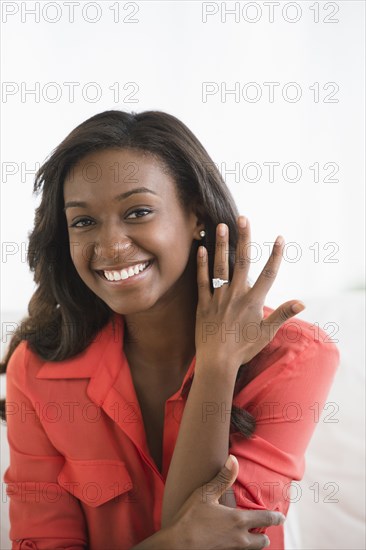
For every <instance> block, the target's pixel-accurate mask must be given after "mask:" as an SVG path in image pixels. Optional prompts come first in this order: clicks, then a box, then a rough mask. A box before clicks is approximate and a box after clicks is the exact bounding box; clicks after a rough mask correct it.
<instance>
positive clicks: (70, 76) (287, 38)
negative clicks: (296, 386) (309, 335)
mask: <svg viewBox="0 0 366 550" xmlns="http://www.w3.org/2000/svg"><path fill="white" fill-rule="evenodd" d="M73 4H74V16H73V22H72V21H71V16H70V15H71V14H70V11H71V8H69V7H68V6H67V5H66V3H65V2H57V3H56V2H2V29H1V30H2V100H1V101H2V102H1V110H2V149H1V154H2V183H1V242H2V255H1V304H2V305H1V314H2V319H3V321H4V320H7V319H8V318H7V315H8V313H7V312H15V311H16V312H25V311H26V308H27V305H28V302H29V299H30V297H31V295H32V293H33V291H34V284H33V280H32V274H30V273H29V270H28V265H27V263H26V248H27V235H28V233H29V231H30V230H31V229H32V224H33V216H34V208H35V206H36V204H38V200H37V199H36V198H34V197H32V187H33V177H34V173H33V174H32V171H33V172H34V168H35V167H36V163H42V162H43V161H44V160H45V158H46V157H47V156H48V155H49V154H50V152H51V151H52V149H53V148H54V147H56V146H57V145H58V143H59V142H60V141H61V140H62V139H63V138H64V137H65V136H66V135H67V134H68V133H69V132H70V131H71V130H72V129H73V128H74V127H75V126H76V125H77V124H79V123H80V122H82V121H83V120H85V119H86V118H88V117H89V116H92V115H94V114H96V113H98V112H101V111H104V110H107V109H123V110H127V111H136V112H141V111H143V110H150V109H154V110H162V111H166V112H168V113H170V114H173V115H175V116H176V117H178V118H180V119H181V120H182V121H183V122H184V123H185V124H186V125H187V126H188V127H189V128H190V129H191V130H192V131H193V132H194V133H195V134H196V136H197V137H198V138H199V139H200V141H201V142H202V144H203V145H204V147H205V148H206V149H207V151H208V152H209V154H210V155H211V157H212V159H213V161H214V162H215V163H217V164H218V165H219V168H220V169H221V171H222V173H223V176H224V178H225V180H226V182H227V184H228V186H229V187H230V189H231V191H232V193H233V195H234V198H235V200H236V202H237V205H238V208H239V211H240V213H242V214H244V215H246V216H248V218H249V219H250V222H251V226H252V240H253V241H254V242H255V243H256V245H255V246H256V250H257V252H258V251H259V252H258V259H257V260H256V261H253V264H252V269H251V272H250V276H251V278H252V279H255V278H256V277H257V276H258V274H259V272H260V270H261V269H262V268H263V266H264V263H265V261H266V259H267V258H268V254H269V248H268V246H266V245H264V243H265V242H273V241H274V240H275V238H276V236H277V235H279V234H281V235H283V236H284V238H285V241H286V243H288V245H287V249H286V255H285V257H284V260H283V261H282V266H281V270H280V273H279V275H278V277H277V280H276V282H275V284H274V286H273V288H272V290H271V291H270V293H269V295H268V298H267V301H266V303H267V305H269V306H271V307H277V306H278V305H279V304H280V303H281V302H284V301H286V300H289V299H295V298H298V299H301V300H303V301H304V302H305V304H306V305H308V308H307V309H306V310H305V311H304V312H303V313H302V314H301V315H300V317H302V318H304V319H306V320H309V321H312V322H320V321H321V323H320V324H321V326H322V327H323V328H327V326H326V325H327V323H337V327H338V331H339V335H342V334H343V335H345V334H347V335H352V333H353V323H354V325H355V327H356V326H357V327H358V328H359V325H360V322H362V318H361V317H362V312H363V308H362V307H360V308H358V309H357V311H358V312H359V318H353V315H352V314H351V311H350V310H349V309H348V307H349V306H348V304H349V301H348V296H350V295H351V294H352V296H353V298H352V299H354V294H353V291H355V290H357V291H358V293H357V296H358V297H359V298H358V299H357V303H359V301H361V302H362V303H363V299H364V295H363V290H362V289H364V229H365V228H364V150H365V140H364V135H365V134H364V117H365V111H364V82H365V71H364V62H365V59H364V44H365V40H364V38H365V26H364V21H365V5H364V2H362V1H338V2H308V1H298V2H236V3H235V2H227V3H226V6H225V4H224V3H222V2H208V3H207V2H206V3H205V2H203V3H202V2H179V1H176V2H172V1H166V2H155V1H152V2H108V1H106V2H99V3H98V2H75V3H73ZM268 4H272V6H269V5H268ZM117 6H118V9H119V14H117V11H116V10H117ZM229 9H236V10H237V12H236V15H235V14H229V13H227V15H226V21H225V11H227V10H229ZM32 10H33V11H34V10H35V14H34V13H33V14H32V13H31V11H32ZM272 10H273V12H272ZM208 12H209V13H208ZM271 13H272V14H273V15H272V16H271ZM205 14H206V15H205ZM57 19H58V20H57ZM115 19H117V21H115ZM255 20H257V21H256V22H254V21H255ZM51 21H55V22H53V23H52V22H51ZM92 21H95V22H92ZM132 21H134V22H132ZM70 82H73V83H77V84H75V88H74V90H75V96H74V98H73V99H72V98H70V95H69V94H70V85H69V86H68V85H67V84H65V83H70ZM270 82H272V83H278V85H276V86H275V87H274V96H273V98H271V97H270V94H269V90H270V86H269V85H268V84H267V85H266V84H264V83H270ZM50 83H54V84H53V85H50ZM91 83H94V84H91ZM131 83H133V84H131ZM205 83H206V84H205ZM207 83H210V84H207ZM248 83H254V84H251V85H249V86H248ZM289 83H295V84H294V85H291V86H289V87H288V86H287V85H288V84H289ZM315 83H318V84H315ZM205 86H209V87H210V89H211V90H214V91H215V93H213V94H212V95H208V96H206V97H205V96H204V95H203V90H204V87H205ZM235 86H236V89H237V90H239V95H238V96H235V94H233V93H232V94H230V93H227V94H226V95H225V89H226V90H227V91H229V90H233V89H235ZM286 86H287V88H286ZM315 86H319V97H317V96H316V95H315V91H314V87H315ZM111 87H112V89H111ZM117 87H119V97H118V98H116V96H115V94H116V90H117ZM124 87H125V88H124ZM295 87H296V89H297V91H298V92H299V90H300V92H301V97H299V100H298V101H291V99H292V98H294V92H295ZM310 87H312V88H310ZM32 89H33V90H37V92H36V95H35V94H32V93H29V92H30V90H32ZM38 89H39V92H38ZM113 90H114V91H113ZM133 90H135V91H136V93H135V94H134V95H133V96H132V99H134V100H137V101H135V102H131V101H129V100H128V97H129V94H130V92H132V91H133ZM258 90H259V93H261V97H260V98H259V96H258V101H253V98H254V96H255V93H258ZM286 90H287V92H286ZM334 90H336V92H335V93H334V94H331V92H332V91H334ZM96 91H97V92H99V94H100V97H99V98H96V100H94V98H95V92H96ZM55 92H57V93H59V94H60V97H59V99H58V100H57V101H53V98H54V97H55ZM271 162H274V163H280V166H278V167H277V168H276V169H275V173H274V181H270V178H269V168H268V166H267V167H266V165H264V163H271ZM249 163H256V164H257V165H259V166H260V168H261V170H262V175H261V177H260V179H259V180H258V181H253V180H254V179H255V176H256V175H257V176H258V173H257V174H255V173H254V172H253V168H252V169H249V171H248V172H247V174H246V179H247V180H248V179H249V180H252V181H245V170H246V169H248V164H249ZM288 163H296V164H297V165H298V166H299V167H300V170H301V176H300V179H299V181H286V178H287V179H291V178H294V172H293V171H291V170H289V172H287V174H286V172H285V178H284V177H283V176H282V170H283V168H284V166H285V165H286V164H288ZM315 163H319V167H320V173H319V179H320V181H318V182H317V181H314V179H315V178H314V170H312V169H310V166H314V164H315ZM327 163H332V164H330V165H329V164H327ZM324 165H326V166H327V167H326V168H324ZM235 166H236V167H237V168H239V170H240V172H241V175H240V174H239V176H237V177H235V175H233V174H230V173H228V171H229V170H233V169H234V167H235ZM332 166H336V167H337V173H336V174H334V175H333V178H334V179H336V180H338V181H331V182H329V181H324V180H325V178H326V176H331V172H332V169H331V167H332ZM27 170H28V171H29V173H26V171H27ZM243 171H244V177H243ZM172 222H173V220H172ZM290 243H295V244H290ZM316 251H318V252H319V255H317V254H316ZM254 255H255V254H254ZM296 258H297V260H296ZM358 300H359V301H358ZM339 303H342V308H343V309H342V312H344V311H347V315H343V317H342V316H341V314H340V306H339ZM319 304H325V306H327V305H330V306H331V307H330V308H329V309H327V307H326V308H325V309H322V311H321V312H320V310H319ZM322 307H323V306H322ZM328 312H329V313H328ZM15 318H18V316H17V315H16V316H15ZM341 318H343V319H347V323H349V324H348V325H347V326H344V327H343V333H342V326H341V325H340V324H339V323H340V321H339V320H340V319H341ZM2 324H4V323H2ZM331 330H332V327H331ZM358 334H362V330H361V332H360V331H359V332H358ZM360 337H361V338H362V336H360ZM6 342H7V337H6V335H4V334H3V338H2V346H3V348H4V346H5V345H6ZM358 344H359V342H358ZM339 345H340V346H342V345H345V342H344V340H343V341H342V338H341V339H340V342H339ZM349 345H350V343H349ZM360 355H362V352H361V353H360V354H359V355H358V357H357V359H356V362H358V365H357V366H358V368H359V366H360V363H359V361H360ZM351 363H352V361H351ZM339 396H340V394H339ZM362 399H363V397H362V396H361V400H362ZM349 400H350V401H351V400H352V396H350V397H349ZM360 404H362V403H360ZM356 414H357V415H358V416H361V418H362V414H363V413H362V412H361V407H360V410H358V411H357V413H356ZM340 429H342V430H343V429H344V430H346V427H345V426H344V425H342V426H341V427H340ZM361 437H362V436H361ZM360 475H361V473H360ZM357 536H358V539H357V540H356V539H354V540H353V542H352V544H353V548H361V547H362V544H364V543H363V542H362V541H361V539H360V535H357ZM336 540H337V541H340V542H339V543H338V546H335V542H334V541H333V542H332V546H329V548H330V547H332V548H336V547H337V548H347V543H346V542H342V537H340V534H339V535H338V536H337V537H336ZM312 543H313V544H314V545H315V546H314V548H320V547H322V548H328V546H319V544H320V543H319V540H318V541H317V540H313V541H312ZM309 544H311V537H310V543H309V542H308V546H307V548H310V545H309ZM317 544H318V546H317ZM322 544H326V542H325V543H324V542H322ZM343 544H344V546H343ZM357 544H359V546H357Z"/></svg>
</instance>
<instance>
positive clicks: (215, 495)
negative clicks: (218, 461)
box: [202, 455, 239, 502]
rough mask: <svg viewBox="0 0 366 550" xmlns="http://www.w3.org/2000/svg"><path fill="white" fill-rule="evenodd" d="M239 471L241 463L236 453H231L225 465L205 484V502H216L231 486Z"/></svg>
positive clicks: (203, 489)
mask: <svg viewBox="0 0 366 550" xmlns="http://www.w3.org/2000/svg"><path fill="white" fill-rule="evenodd" d="M238 473H239V463H238V461H237V459H236V458H235V456H234V455H229V456H228V459H227V461H226V462H225V466H223V467H222V468H221V470H220V471H219V472H218V474H216V475H215V477H214V478H213V479H212V480H211V481H209V482H208V483H206V484H205V485H203V487H202V491H203V499H204V502H216V501H218V500H219V498H220V497H221V496H222V495H223V493H224V492H225V491H226V490H227V489H228V488H229V487H231V485H232V484H233V483H234V481H235V480H236V478H237V475H238Z"/></svg>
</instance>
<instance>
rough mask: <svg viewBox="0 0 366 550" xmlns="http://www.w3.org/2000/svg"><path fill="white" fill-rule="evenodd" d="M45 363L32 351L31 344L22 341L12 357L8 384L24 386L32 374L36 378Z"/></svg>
mask: <svg viewBox="0 0 366 550" xmlns="http://www.w3.org/2000/svg"><path fill="white" fill-rule="evenodd" d="M44 363H45V361H44V360H43V359H41V357H40V356H39V355H38V354H37V353H36V352H35V351H33V350H32V349H31V347H30V345H29V342H27V340H22V341H21V342H19V344H18V345H17V347H16V348H15V350H14V351H13V353H12V354H11V356H10V359H9V362H8V365H7V369H6V379H7V382H8V383H9V382H13V383H15V384H16V385H17V386H24V385H25V384H26V381H27V378H28V377H29V374H30V372H32V373H33V376H34V375H35V374H36V373H37V372H38V371H39V369H40V368H41V367H42V365H44Z"/></svg>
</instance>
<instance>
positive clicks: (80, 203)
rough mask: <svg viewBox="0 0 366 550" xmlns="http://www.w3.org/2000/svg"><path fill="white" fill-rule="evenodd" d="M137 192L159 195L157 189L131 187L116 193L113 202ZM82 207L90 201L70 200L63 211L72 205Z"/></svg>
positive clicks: (85, 206)
mask: <svg viewBox="0 0 366 550" xmlns="http://www.w3.org/2000/svg"><path fill="white" fill-rule="evenodd" d="M135 193H151V194H152V195H156V196H159V195H158V194H157V193H155V191H152V190H151V189H148V188H147V187H136V189H131V190H130V191H125V192H124V193H120V194H119V195H116V196H115V197H114V198H113V199H112V200H113V202H119V201H122V200H124V199H127V197H130V196H131V195H134V194H135ZM76 206H78V207H80V208H87V207H88V203H87V202H85V201H68V202H67V203H65V207H64V209H63V211H64V212H65V211H66V209H67V208H72V207H76Z"/></svg>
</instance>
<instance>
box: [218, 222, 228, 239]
mask: <svg viewBox="0 0 366 550" xmlns="http://www.w3.org/2000/svg"><path fill="white" fill-rule="evenodd" d="M218 231H219V235H220V237H225V235H226V225H225V224H223V223H220V224H219V228H218Z"/></svg>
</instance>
